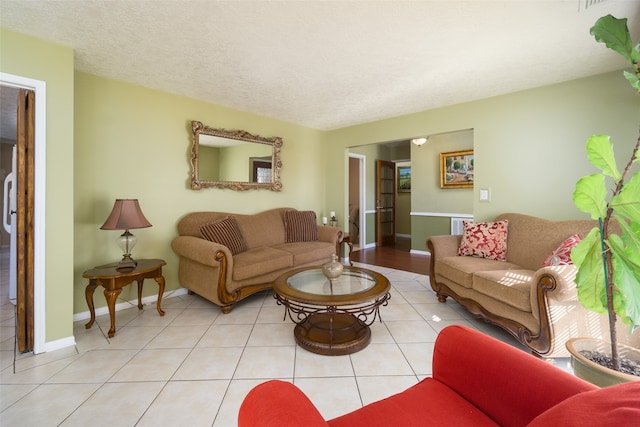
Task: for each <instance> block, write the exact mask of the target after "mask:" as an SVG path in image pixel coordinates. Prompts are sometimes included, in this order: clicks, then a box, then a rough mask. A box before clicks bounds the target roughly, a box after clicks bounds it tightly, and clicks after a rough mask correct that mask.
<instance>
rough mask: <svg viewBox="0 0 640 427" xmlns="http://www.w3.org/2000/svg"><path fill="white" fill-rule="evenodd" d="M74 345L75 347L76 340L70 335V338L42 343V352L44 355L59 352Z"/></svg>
mask: <svg viewBox="0 0 640 427" xmlns="http://www.w3.org/2000/svg"><path fill="white" fill-rule="evenodd" d="M74 345H76V338H75V337H74V336H73V335H71V336H70V337H66V338H61V339H59V340H55V341H49V342H46V343H44V351H45V353H46V352H49V351H55V350H60V349H63V348H67V347H73V346H74Z"/></svg>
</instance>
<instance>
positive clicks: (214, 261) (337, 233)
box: [171, 208, 343, 313]
mask: <svg viewBox="0 0 640 427" xmlns="http://www.w3.org/2000/svg"><path fill="white" fill-rule="evenodd" d="M288 210H292V209H291V208H278V209H272V210H268V211H265V212H261V213H258V214H254V215H241V214H233V213H227V212H193V213H189V214H187V215H186V216H184V217H183V218H182V219H180V221H179V222H178V234H179V236H178V237H176V238H175V239H174V240H173V242H172V244H171V247H172V248H173V250H174V252H176V253H177V254H178V255H179V256H180V263H179V273H178V275H179V280H180V284H181V285H182V286H183V287H185V288H187V289H189V291H191V292H193V293H196V294H198V295H200V296H202V297H204V298H206V299H208V300H209V301H211V302H213V303H214V304H217V305H219V306H220V307H221V308H222V312H223V313H229V312H230V311H231V309H232V306H233V304H234V303H236V302H238V301H240V300H241V299H243V298H245V297H247V296H249V295H251V294H254V293H256V292H259V291H261V290H264V289H268V288H270V287H271V286H272V282H273V280H274V279H275V278H276V277H278V276H279V275H281V274H282V273H284V272H286V271H287V270H289V269H291V268H297V267H302V266H307V265H320V264H322V263H324V262H327V261H329V259H330V257H331V254H333V253H335V252H336V246H337V244H338V242H340V240H341V239H342V236H343V233H342V230H341V229H339V228H337V227H328V226H322V225H321V226H318V240H316V241H304V242H294V243H285V222H284V216H285V212H286V211H288ZM229 216H233V217H235V219H236V221H237V224H238V226H239V228H240V231H241V232H242V235H243V237H244V240H245V242H246V247H247V250H246V251H244V252H241V253H238V254H235V255H233V254H232V253H231V251H230V250H229V248H227V247H226V246H223V245H221V244H219V243H215V242H212V241H209V240H205V239H204V238H202V237H201V234H200V227H202V226H203V225H205V224H208V223H212V222H215V221H217V220H221V219H223V218H226V217H229Z"/></svg>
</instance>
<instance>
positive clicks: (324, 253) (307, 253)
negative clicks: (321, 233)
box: [273, 241, 336, 267]
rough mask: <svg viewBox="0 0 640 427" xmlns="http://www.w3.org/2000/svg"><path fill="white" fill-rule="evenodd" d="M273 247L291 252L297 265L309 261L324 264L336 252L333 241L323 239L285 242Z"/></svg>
mask: <svg viewBox="0 0 640 427" xmlns="http://www.w3.org/2000/svg"><path fill="white" fill-rule="evenodd" d="M273 247H274V248H275V249H280V250H283V251H287V252H289V253H291V255H293V265H294V266H295V267H298V266H301V265H305V264H309V263H316V264H323V263H324V262H327V261H329V258H330V257H331V254H333V253H335V252H336V247H335V245H334V244H333V243H327V242H321V241H316V242H296V243H284V244H282V245H276V246H273ZM319 260H320V261H319ZM323 260H324V261H323Z"/></svg>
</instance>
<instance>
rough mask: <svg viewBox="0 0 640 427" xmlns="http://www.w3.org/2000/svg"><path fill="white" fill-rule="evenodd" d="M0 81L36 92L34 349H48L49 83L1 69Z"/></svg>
mask: <svg viewBox="0 0 640 427" xmlns="http://www.w3.org/2000/svg"><path fill="white" fill-rule="evenodd" d="M0 85H4V86H11V87H16V88H21V89H29V90H32V91H34V92H35V101H36V105H35V153H34V157H35V158H34V161H35V171H34V181H35V182H34V193H35V194H34V212H33V215H34V218H33V228H34V231H33V244H34V248H33V249H34V254H33V280H34V283H33V353H34V354H38V353H43V352H45V351H46V347H45V339H46V318H45V292H44V284H45V218H46V215H45V211H46V207H47V205H46V191H47V189H46V182H47V181H46V176H47V174H46V166H47V158H46V155H47V83H46V82H44V81H42V80H34V79H30V78H27V77H22V76H16V75H13V74H8V73H2V72H0Z"/></svg>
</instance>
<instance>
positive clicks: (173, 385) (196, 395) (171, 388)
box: [136, 380, 234, 427]
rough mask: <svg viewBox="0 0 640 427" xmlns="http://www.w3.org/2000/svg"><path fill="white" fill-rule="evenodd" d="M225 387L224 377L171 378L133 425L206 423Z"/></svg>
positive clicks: (206, 425)
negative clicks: (219, 378)
mask: <svg viewBox="0 0 640 427" xmlns="http://www.w3.org/2000/svg"><path fill="white" fill-rule="evenodd" d="M228 387H229V381H228V380H217V381H216V380H213V381H201V380H198V381H172V382H170V383H168V384H167V385H166V386H165V387H164V389H162V391H161V392H160V394H159V395H158V397H157V398H156V399H155V400H154V402H153V403H152V404H151V406H150V407H149V409H148V410H147V411H146V412H145V414H144V415H143V417H142V419H141V420H140V422H139V423H138V424H136V427H146V426H149V427H157V426H189V427H199V426H202V427H210V426H211V425H212V424H213V421H214V420H215V418H216V415H217V414H218V408H219V407H220V405H221V404H222V399H223V397H224V395H225V392H226V390H227V388H228ZM228 425H234V424H228Z"/></svg>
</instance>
